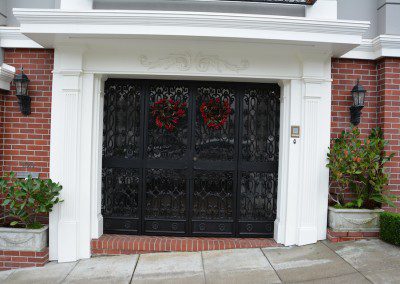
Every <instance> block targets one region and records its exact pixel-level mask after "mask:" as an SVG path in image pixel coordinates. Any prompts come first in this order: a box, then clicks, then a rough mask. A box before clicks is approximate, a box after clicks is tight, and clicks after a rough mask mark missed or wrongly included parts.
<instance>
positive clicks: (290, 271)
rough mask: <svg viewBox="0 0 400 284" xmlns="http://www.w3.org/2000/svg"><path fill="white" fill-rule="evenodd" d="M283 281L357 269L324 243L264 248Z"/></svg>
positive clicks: (330, 275)
mask: <svg viewBox="0 0 400 284" xmlns="http://www.w3.org/2000/svg"><path fill="white" fill-rule="evenodd" d="M263 251H264V253H265V255H266V256H267V257H268V259H269V261H270V263H271V264H272V267H273V268H274V269H275V270H276V272H277V273H278V275H279V277H280V279H281V280H282V281H283V282H299V281H310V280H315V279H322V278H330V277H335V276H341V275H346V274H352V273H356V272H357V271H356V270H355V269H354V268H353V267H351V265H349V264H348V263H346V262H345V261H344V260H343V259H341V258H340V257H339V256H338V255H337V254H335V253H334V252H333V251H332V250H330V249H329V248H328V247H327V246H325V245H324V244H323V243H317V244H314V245H307V246H301V247H284V248H265V249H263Z"/></svg>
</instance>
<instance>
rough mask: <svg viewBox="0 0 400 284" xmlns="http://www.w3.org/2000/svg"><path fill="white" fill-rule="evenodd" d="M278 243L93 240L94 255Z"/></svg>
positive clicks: (150, 238) (119, 237) (129, 238)
mask: <svg viewBox="0 0 400 284" xmlns="http://www.w3.org/2000/svg"><path fill="white" fill-rule="evenodd" d="M278 246H281V245H279V244H277V243H276V242H275V240H274V239H271V238H208V237H160V236H131V235H102V236H101V237H100V238H99V239H93V240H92V242H91V250H92V254H93V255H115V254H138V253H153V252H173V251H176V252H177V251H180V252H182V251H187V252H195V251H206V250H224V249H235V248H236V249H238V248H264V247H278Z"/></svg>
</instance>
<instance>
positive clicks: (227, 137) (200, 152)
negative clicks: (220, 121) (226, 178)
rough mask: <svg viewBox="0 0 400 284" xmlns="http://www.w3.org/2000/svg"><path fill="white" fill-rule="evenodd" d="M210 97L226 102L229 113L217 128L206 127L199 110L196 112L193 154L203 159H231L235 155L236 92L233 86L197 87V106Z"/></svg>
mask: <svg viewBox="0 0 400 284" xmlns="http://www.w3.org/2000/svg"><path fill="white" fill-rule="evenodd" d="M210 99H219V100H220V101H221V102H228V103H229V105H230V107H231V113H230V115H229V116H228V119H227V121H226V123H225V124H224V125H223V126H222V127H221V128H219V129H213V128H209V127H207V125H206V124H205V123H204V121H203V118H202V117H201V113H200V111H199V110H198V109H197V112H196V127H195V136H196V141H195V143H196V144H195V155H196V156H197V157H198V158H199V159H203V160H233V159H234V156H235V100H236V92H235V90H234V89H233V88H228V87H227V88H218V87H214V86H206V87H199V88H198V89H197V96H196V106H197V108H198V107H199V106H200V105H201V104H202V103H203V102H204V101H209V100H210Z"/></svg>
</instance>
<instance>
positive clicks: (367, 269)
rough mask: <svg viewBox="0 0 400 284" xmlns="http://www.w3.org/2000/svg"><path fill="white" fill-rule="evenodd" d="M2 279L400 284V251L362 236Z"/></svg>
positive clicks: (121, 259)
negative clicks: (306, 244) (302, 244)
mask: <svg viewBox="0 0 400 284" xmlns="http://www.w3.org/2000/svg"><path fill="white" fill-rule="evenodd" d="M0 283H30V284H33V283H52V284H53V283H150V284H151V283H163V284H164V283H165V284H167V283H190V284H197V283H229V284H232V283H249V284H250V283H251V284H257V283H340V284H342V283H352V284H357V283H400V249H399V248H398V247H395V246H392V245H389V244H386V243H383V242H382V241H380V240H362V241H356V242H348V243H341V244H332V243H329V242H319V243H317V244H315V245H308V246H303V247H280V248H266V249H236V250H225V251H205V252H189V253H187V252H186V253H157V254H143V255H131V256H104V257H94V258H92V259H88V260H82V261H79V262H74V263H61V264H58V263H49V264H48V265H46V266H45V267H43V268H33V269H20V270H14V271H5V272H0Z"/></svg>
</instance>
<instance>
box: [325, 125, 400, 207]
mask: <svg viewBox="0 0 400 284" xmlns="http://www.w3.org/2000/svg"><path fill="white" fill-rule="evenodd" d="M387 143H388V142H387V141H385V140H384V139H383V137H382V131H381V129H380V128H375V129H372V131H371V133H370V135H369V136H368V138H366V139H364V140H362V139H361V138H360V131H359V129H358V128H356V127H353V128H352V129H351V131H348V132H346V131H343V132H342V134H341V135H340V137H339V138H336V139H333V141H332V145H331V148H330V152H329V153H328V160H329V163H328V164H327V167H328V168H329V170H330V177H331V181H332V182H333V183H334V184H335V186H337V187H338V188H339V194H338V197H337V198H336V199H335V198H334V197H332V195H331V199H332V200H333V201H334V202H335V203H336V206H337V207H346V208H366V209H374V208H378V207H381V204H388V205H389V206H392V207H394V206H395V204H394V203H393V199H395V196H394V195H390V194H388V193H387V192H385V186H386V185H387V184H388V181H389V174H388V173H386V172H385V169H384V166H385V164H386V163H387V162H388V161H390V160H391V159H392V157H393V156H394V154H390V155H387V154H386V152H385V146H386V145H387ZM346 190H350V191H351V192H352V193H353V194H354V195H355V199H354V200H353V201H351V202H348V203H344V193H345V192H346Z"/></svg>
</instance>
